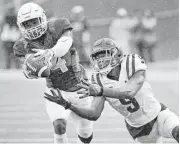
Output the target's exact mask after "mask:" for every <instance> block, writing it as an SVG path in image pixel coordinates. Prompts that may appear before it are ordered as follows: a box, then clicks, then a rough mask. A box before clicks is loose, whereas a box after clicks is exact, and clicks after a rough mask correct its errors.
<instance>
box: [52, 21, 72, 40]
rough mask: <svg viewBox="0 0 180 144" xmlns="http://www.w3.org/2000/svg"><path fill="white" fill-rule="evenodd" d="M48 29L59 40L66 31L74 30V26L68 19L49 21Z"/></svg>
mask: <svg viewBox="0 0 180 144" xmlns="http://www.w3.org/2000/svg"><path fill="white" fill-rule="evenodd" d="M48 29H49V31H50V32H51V33H53V34H54V35H55V37H56V39H59V38H60V37H61V36H62V34H63V33H64V32H65V31H67V30H72V26H71V24H70V22H69V20H68V19H65V18H61V19H55V20H52V21H49V22H48Z"/></svg>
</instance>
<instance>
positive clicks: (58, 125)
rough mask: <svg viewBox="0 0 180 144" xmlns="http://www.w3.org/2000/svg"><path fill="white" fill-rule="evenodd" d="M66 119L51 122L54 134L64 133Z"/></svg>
mask: <svg viewBox="0 0 180 144" xmlns="http://www.w3.org/2000/svg"><path fill="white" fill-rule="evenodd" d="M66 123H67V122H66V120H64V119H58V120H55V121H54V122H53V126H54V131H55V133H56V134H60V135H61V134H64V133H66Z"/></svg>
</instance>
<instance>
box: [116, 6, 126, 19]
mask: <svg viewBox="0 0 180 144" xmlns="http://www.w3.org/2000/svg"><path fill="white" fill-rule="evenodd" d="M116 15H117V16H119V17H126V16H127V15H128V13H127V10H126V9H125V8H119V9H118V10H117V11H116Z"/></svg>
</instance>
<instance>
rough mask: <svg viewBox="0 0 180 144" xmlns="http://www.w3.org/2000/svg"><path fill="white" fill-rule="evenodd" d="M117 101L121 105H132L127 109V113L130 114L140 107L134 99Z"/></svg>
mask: <svg viewBox="0 0 180 144" xmlns="http://www.w3.org/2000/svg"><path fill="white" fill-rule="evenodd" d="M119 101H120V102H121V104H122V105H128V104H132V105H133V106H132V105H131V106H128V107H127V111H129V112H130V113H133V112H136V111H137V110H138V109H139V107H140V106H139V104H138V102H137V101H136V99H135V98H133V99H130V98H126V99H119Z"/></svg>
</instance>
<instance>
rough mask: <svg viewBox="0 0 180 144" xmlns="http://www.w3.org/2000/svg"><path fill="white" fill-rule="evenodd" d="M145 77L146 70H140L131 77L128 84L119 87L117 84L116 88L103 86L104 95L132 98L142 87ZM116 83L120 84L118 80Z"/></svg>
mask: <svg viewBox="0 0 180 144" xmlns="http://www.w3.org/2000/svg"><path fill="white" fill-rule="evenodd" d="M145 77H146V72H145V71H144V70H139V71H137V72H136V73H135V74H134V75H133V76H132V77H131V78H130V79H129V81H128V82H127V85H126V86H123V87H119V88H117V86H116V88H108V87H103V93H102V95H103V96H106V97H111V98H117V99H120V98H126V97H129V98H132V97H134V96H135V95H136V93H137V92H138V91H139V90H140V89H141V87H142V85H143V83H144V80H145ZM116 85H118V82H117V84H116Z"/></svg>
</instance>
